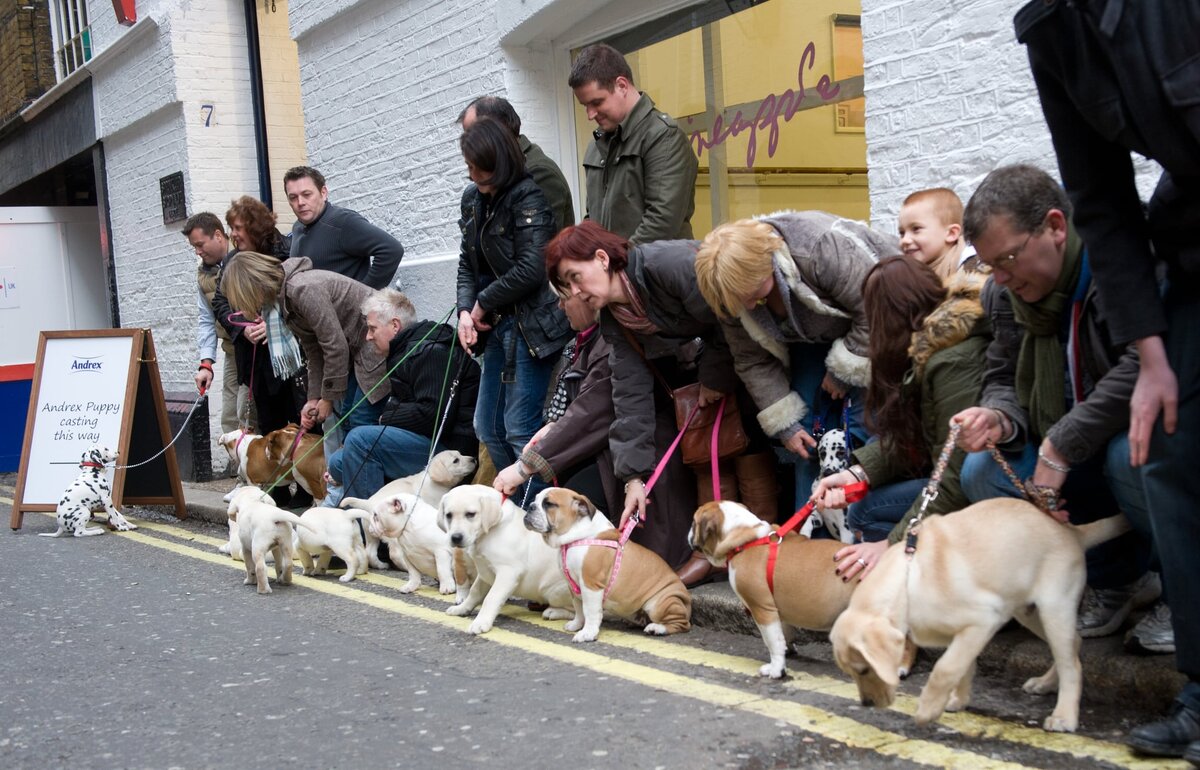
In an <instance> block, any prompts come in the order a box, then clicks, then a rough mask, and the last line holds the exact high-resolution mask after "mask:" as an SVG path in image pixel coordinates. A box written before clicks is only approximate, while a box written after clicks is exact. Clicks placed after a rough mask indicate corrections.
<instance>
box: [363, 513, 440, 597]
mask: <svg viewBox="0 0 1200 770" xmlns="http://www.w3.org/2000/svg"><path fill="white" fill-rule="evenodd" d="M437 519H438V514H437V510H436V509H435V508H434V507H433V506H432V505H430V504H429V503H427V502H425V501H424V500H422V499H421V498H419V497H417V496H416V495H413V494H409V493H407V492H403V493H401V494H398V495H392V496H391V497H389V498H387V499H385V500H381V501H380V502H379V503H377V504H376V505H375V510H374V511H373V512H372V513H371V524H370V529H371V531H372V533H373V534H374V535H375V536H376V537H378V538H380V539H381V540H383V541H384V542H385V543H387V544H388V554H389V555H390V556H391V558H392V561H393V562H395V563H396V565H397V566H398V567H400V569H402V570H404V571H405V572H407V573H408V582H407V583H405V584H404V586H403V587H402V588H401V589H400V592H401V593H405V594H410V593H412V592H413V591H416V590H417V589H418V588H420V587H421V576H422V575H430V576H434V575H436V576H437V580H438V591H439V592H440V593H443V594H452V593H454V592H455V588H456V587H455V582H454V553H453V551H451V549H450V536H449V535H447V534H446V533H445V532H443V531H442V529H441V528H440V527H438V522H437Z"/></svg>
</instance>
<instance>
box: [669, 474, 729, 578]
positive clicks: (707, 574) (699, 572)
mask: <svg viewBox="0 0 1200 770" xmlns="http://www.w3.org/2000/svg"><path fill="white" fill-rule="evenodd" d="M709 491H710V492H711V491H712V490H711V489H710V490H709ZM725 573H726V570H725V568H724V567H714V566H713V565H712V562H710V561H709V560H708V559H706V558H704V556H703V554H700V553H693V554H692V556H691V558H690V559H688V560H687V561H685V562H684V563H683V566H682V567H680V568H679V569H677V570H675V574H676V575H678V576H679V579H680V580H681V581H683V584H684V586H686V587H687V588H695V587H696V586H702V585H704V584H705V583H709V582H712V581H713V580H715V579H716V578H717V577H719V576H722V575H724V574H725Z"/></svg>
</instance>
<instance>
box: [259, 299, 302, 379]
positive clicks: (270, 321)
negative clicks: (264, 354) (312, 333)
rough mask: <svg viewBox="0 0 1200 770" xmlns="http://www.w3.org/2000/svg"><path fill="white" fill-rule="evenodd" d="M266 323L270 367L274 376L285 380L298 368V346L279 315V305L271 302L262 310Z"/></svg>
mask: <svg viewBox="0 0 1200 770" xmlns="http://www.w3.org/2000/svg"><path fill="white" fill-rule="evenodd" d="M262 315H263V320H264V321H265V322H266V324H267V350H268V351H270V353H271V369H272V370H274V372H275V376H276V377H277V378H279V379H281V380H286V379H287V378H289V377H291V376H292V375H293V374H295V373H296V371H297V370H299V369H300V346H299V345H298V344H296V337H295V335H293V334H292V330H291V329H289V328H288V327H287V324H285V323H284V322H283V318H282V317H280V315H279V305H277V304H272V305H270V306H268V307H267V308H266V310H265V311H264V312H263V314H262Z"/></svg>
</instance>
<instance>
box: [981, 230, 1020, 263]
mask: <svg viewBox="0 0 1200 770" xmlns="http://www.w3.org/2000/svg"><path fill="white" fill-rule="evenodd" d="M1033 236H1034V233H1030V234H1029V235H1027V236H1025V241H1024V242H1023V243H1022V244H1021V246H1020V247H1019V248H1018V249H1017V250H1016V251H1014V252H1012V253H1011V254H1005V255H1003V256H1001V257H997V258H996V259H995V260H994V261H992V262H988V261H987V260H983V259H981V260H979V261H980V262H983V264H985V265H987V266H988V267H990V268H991V269H993V270H1003V271H1005V272H1008V271H1009V270H1011V269H1012V266H1013V263H1014V262H1016V261H1017V257H1019V256H1021V252H1022V251H1024V250H1025V247H1026V246H1028V245H1029V240H1030V239H1031V238H1033Z"/></svg>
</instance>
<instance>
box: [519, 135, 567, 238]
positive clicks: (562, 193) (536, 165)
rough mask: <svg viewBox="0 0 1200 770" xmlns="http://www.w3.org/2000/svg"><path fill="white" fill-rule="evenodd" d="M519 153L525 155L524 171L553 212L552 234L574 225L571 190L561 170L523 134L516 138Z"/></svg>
mask: <svg viewBox="0 0 1200 770" xmlns="http://www.w3.org/2000/svg"><path fill="white" fill-rule="evenodd" d="M517 143H518V144H520V146H521V152H522V153H523V154H524V155H525V170H526V171H528V172H529V175H530V176H532V177H533V181H535V182H537V186H538V187H539V188H540V189H541V191H542V195H545V196H546V201H547V202H548V203H549V204H550V208H551V209H552V210H553V211H554V232H556V233H557V232H558V231H559V230H561V229H563V228H564V227H566V226H567V225H573V224H575V206H574V204H572V202H571V188H570V187H568V186H567V180H566V178H565V177H564V176H563V172H562V169H560V168H559V167H558V164H557V163H555V162H554V161H553V160H551V159H550V157H549V156H548V155H546V153H544V152H542V148H541V147H538V146H537V145H536V144H534V143H533V142H531V141H529V138H528V137H526V136H525V135H524V134H521V135H520V136H518V137H517Z"/></svg>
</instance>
